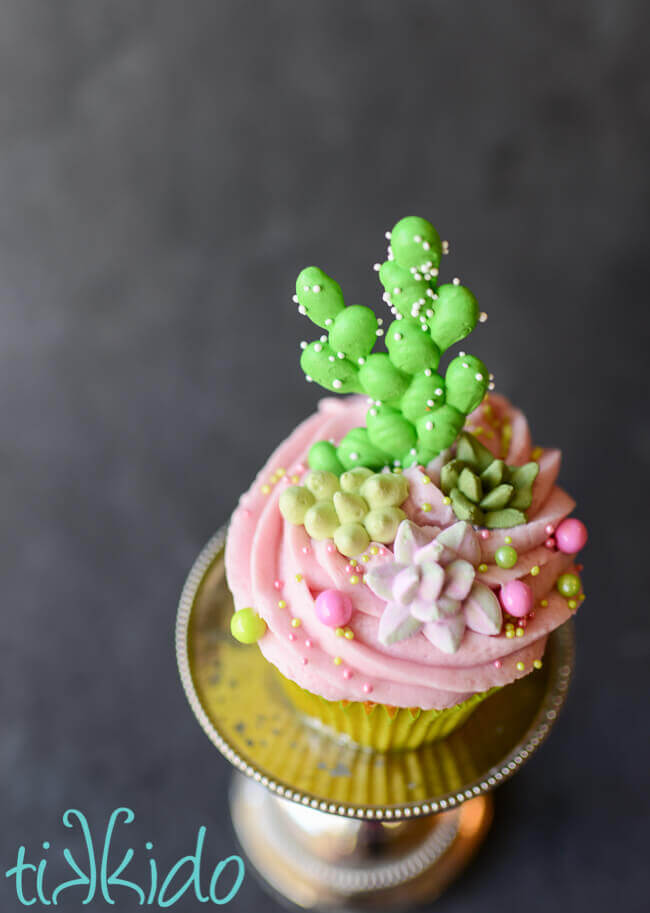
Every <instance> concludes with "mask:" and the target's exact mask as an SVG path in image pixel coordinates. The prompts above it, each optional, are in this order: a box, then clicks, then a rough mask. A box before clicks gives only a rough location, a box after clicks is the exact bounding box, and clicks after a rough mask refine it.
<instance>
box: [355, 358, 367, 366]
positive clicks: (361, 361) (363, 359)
mask: <svg viewBox="0 0 650 913" xmlns="http://www.w3.org/2000/svg"><path fill="white" fill-rule="evenodd" d="M365 363H366V359H365V358H357V364H358V365H365Z"/></svg>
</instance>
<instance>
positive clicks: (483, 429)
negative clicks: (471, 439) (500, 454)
mask: <svg viewBox="0 0 650 913" xmlns="http://www.w3.org/2000/svg"><path fill="white" fill-rule="evenodd" d="M484 431H485V428H482V427H481V426H480V425H479V426H478V428H475V429H474V434H483V432H484Z"/></svg>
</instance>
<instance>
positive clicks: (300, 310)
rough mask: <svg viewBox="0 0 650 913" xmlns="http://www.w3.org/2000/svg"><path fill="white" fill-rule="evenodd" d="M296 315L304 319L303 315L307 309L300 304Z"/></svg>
mask: <svg viewBox="0 0 650 913" xmlns="http://www.w3.org/2000/svg"><path fill="white" fill-rule="evenodd" d="M298 313H299V314H302V315H303V317H304V315H305V314H306V313H307V308H306V307H305V305H304V304H301V305H300V306H299V307H298Z"/></svg>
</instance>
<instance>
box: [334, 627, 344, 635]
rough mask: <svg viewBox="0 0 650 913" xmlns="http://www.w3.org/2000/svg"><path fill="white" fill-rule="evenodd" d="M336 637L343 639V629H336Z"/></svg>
mask: <svg viewBox="0 0 650 913" xmlns="http://www.w3.org/2000/svg"><path fill="white" fill-rule="evenodd" d="M336 636H337V637H343V628H337V629H336Z"/></svg>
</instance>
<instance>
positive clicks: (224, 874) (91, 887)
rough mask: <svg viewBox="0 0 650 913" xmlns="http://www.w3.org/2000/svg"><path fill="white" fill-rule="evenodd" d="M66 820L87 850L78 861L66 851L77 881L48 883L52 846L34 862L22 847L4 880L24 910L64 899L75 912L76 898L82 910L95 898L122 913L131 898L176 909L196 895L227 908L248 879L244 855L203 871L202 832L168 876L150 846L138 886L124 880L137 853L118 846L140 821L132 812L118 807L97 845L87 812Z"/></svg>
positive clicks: (68, 813)
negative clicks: (124, 830) (121, 828)
mask: <svg viewBox="0 0 650 913" xmlns="http://www.w3.org/2000/svg"><path fill="white" fill-rule="evenodd" d="M120 819H122V820H120ZM62 820H63V824H64V825H65V826H66V827H68V828H71V829H73V830H78V832H79V833H77V834H76V835H75V836H76V837H77V838H80V840H81V844H82V846H83V849H82V850H81V851H78V850H77V851H76V853H77V855H76V857H75V856H73V855H72V852H71V851H70V849H68V848H67V847H63V848H62V850H61V855H62V857H63V859H64V860H65V863H66V864H67V866H68V868H69V869H70V873H71V874H74V876H75V877H74V878H70V879H69V880H68V881H61V882H59V883H57V884H54V883H52V881H51V879H49V878H48V873H47V871H46V870H47V865H48V859H51V857H52V853H51V852H48V851H50V843H49V841H47V840H45V841H44V842H43V843H42V844H41V845H42V848H43V850H44V851H45V853H44V854H43V858H41V859H40V860H37V861H34V862H29V861H28V860H27V849H26V847H24V846H21V847H19V848H18V854H17V858H16V864H15V865H14V866H12V868H10V869H8V870H7V871H6V872H5V877H6V878H8V879H10V880H11V879H13V880H14V887H15V891H16V897H17V898H18V900H19V902H20V903H21V904H23V905H24V906H32V905H33V904H37V903H38V904H42V905H43V906H50V905H54V906H56V905H57V904H59V902H60V899H61V897H62V896H63V897H64V908H65V909H66V910H69V909H71V907H70V903H71V902H72V900H73V899H74V900H75V901H77V902H78V903H79V904H80V905H83V906H86V905H88V904H90V903H92V901H93V900H95V899H96V900H97V901H98V902H101V900H102V899H103V900H104V901H105V902H106V903H108V904H112V905H117V908H118V909H123V907H122V903H123V901H124V900H125V899H126V898H127V897H128V896H129V895H130V896H131V897H132V898H136V897H137V904H138V906H153V907H155V906H158V907H172V906H173V905H174V904H175V903H177V902H178V901H179V900H181V899H182V898H184V899H185V900H186V901H187V900H188V899H189V895H190V894H191V893H193V894H194V897H195V898H196V900H197V901H198V902H199V903H211V904H216V905H217V906H223V905H224V904H227V903H230V901H231V900H233V898H234V897H236V895H237V893H238V891H239V889H240V887H241V885H242V882H243V880H244V873H245V868H244V862H243V860H242V859H241V857H240V856H228V857H227V858H226V859H221V860H219V861H217V862H216V864H213V863H210V864H209V866H208V865H207V864H206V865H205V866H204V861H203V856H204V845H205V837H206V833H207V829H206V828H205V827H200V828H199V830H198V833H197V837H196V844H195V847H194V852H193V853H191V854H189V855H187V856H182V857H181V858H180V859H179V860H178V861H177V862H175V863H174V864H173V865H172V866H171V868H170V869H169V871H168V872H167V873H166V874H165V875H164V877H162V872H160V871H159V869H158V863H157V861H156V859H155V858H154V856H153V854H152V850H153V844H152V843H151V842H147V843H146V844H145V850H146V859H142V860H141V865H142V863H143V862H144V863H145V868H146V869H147V876H146V877H141V878H139V880H137V881H136V880H135V876H134V875H133V873H130V874H131V878H126V877H122V876H124V875H126V870H127V868H129V867H130V866H131V864H132V862H133V860H134V857H135V856H136V851H135V850H134V849H132V848H129V849H126V850H125V849H123V848H122V849H118V847H117V835H118V825H120V824H122V825H124V824H131V823H132V822H133V821H134V820H135V814H134V812H133V811H132V810H131V809H130V808H117V809H115V811H114V812H112V814H111V816H110V818H109V819H108V824H107V826H106V830H105V831H104V832H103V834H102V839H101V841H100V842H99V843H98V844H96V843H95V841H94V839H93V836H92V833H91V830H90V826H89V824H88V820H87V818H86V816H85V815H84V814H83V812H80V811H77V809H73V808H71V809H68V810H67V811H66V812H65V813H64V814H63V817H62ZM142 855H144V854H142ZM111 856H112V859H111ZM118 859H119V861H117V860H118ZM147 863H148V864H147ZM136 865H137V861H136ZM204 868H205V872H204V871H203V869H204ZM131 879H133V880H131ZM208 879H209V881H208ZM186 895H187V896H186Z"/></svg>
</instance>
